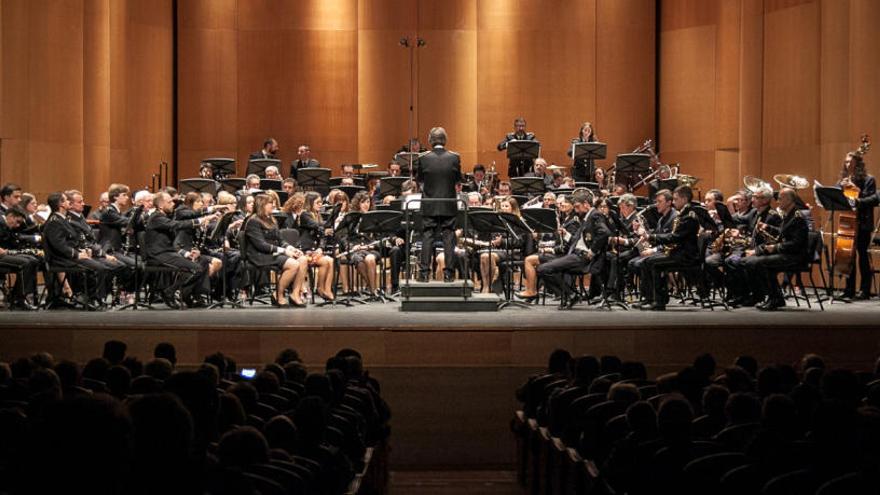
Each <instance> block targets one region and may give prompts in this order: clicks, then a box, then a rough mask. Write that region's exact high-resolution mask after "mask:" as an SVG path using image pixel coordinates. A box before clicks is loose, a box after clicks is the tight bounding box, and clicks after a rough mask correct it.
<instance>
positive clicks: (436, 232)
mask: <svg viewBox="0 0 880 495" xmlns="http://www.w3.org/2000/svg"><path fill="white" fill-rule="evenodd" d="M446 139H447V135H446V129H444V128H442V127H434V128H433V129H431V131H430V132H429V133H428V142H429V144H430V145H431V147H432V149H431V151H430V152H428V153H427V154H425V155H424V156H422V157H421V159H419V167H418V169H417V171H416V172H417V174H416V177H417V179H418V181H419V182H420V183H421V184H422V199H428V200H433V201H422V202H421V212H422V226H423V229H424V230H423V231H422V258H421V264H420V266H419V277H418V278H419V281H421V282H427V281H428V275H429V273H430V272H431V262H432V260H433V258H434V253H433V252H434V241H435V240H438V239H442V240H443V253H444V254H445V257H446V259H447V260H451V259H453V256H454V253H455V234H454V232H453V230H452V229H453V227H454V225H455V216H456V213H457V212H458V207H457V203H456V201H455V199H456V198H457V192H456V185H457V184H458V183H459V182H461V159H460V158H459V156H458V154H457V153H454V152H451V151H448V150H447V149H446ZM437 199H442V200H446V201H436V200H437ZM443 280H444V282H452V280H453V271H452V269H451V268H450V267H449V266H447V267H446V271H445V272H444V276H443Z"/></svg>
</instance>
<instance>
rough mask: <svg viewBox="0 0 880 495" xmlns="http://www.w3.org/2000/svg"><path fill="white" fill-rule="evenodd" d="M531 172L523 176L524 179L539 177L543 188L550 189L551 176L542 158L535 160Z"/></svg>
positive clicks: (551, 183) (551, 185)
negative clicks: (542, 182) (542, 181)
mask: <svg viewBox="0 0 880 495" xmlns="http://www.w3.org/2000/svg"><path fill="white" fill-rule="evenodd" d="M532 167H533V168H532V170H531V171H529V172H527V173H526V174H525V177H540V178H541V179H543V180H544V187H545V188H547V189H550V188H552V187H553V174H552V173H551V172H550V171H549V170H547V160H545V159H543V158H535V164H534V165H533V166H532Z"/></svg>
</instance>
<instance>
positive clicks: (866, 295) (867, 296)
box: [855, 291, 871, 301]
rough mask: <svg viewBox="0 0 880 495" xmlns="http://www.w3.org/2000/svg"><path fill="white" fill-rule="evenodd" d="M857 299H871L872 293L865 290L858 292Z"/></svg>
mask: <svg viewBox="0 0 880 495" xmlns="http://www.w3.org/2000/svg"><path fill="white" fill-rule="evenodd" d="M855 299H856V300H857V301H867V300H868V299H871V293H870V292H865V291H860V292H859V293H858V294H856V297H855Z"/></svg>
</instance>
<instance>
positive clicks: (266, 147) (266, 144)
mask: <svg viewBox="0 0 880 495" xmlns="http://www.w3.org/2000/svg"><path fill="white" fill-rule="evenodd" d="M277 154H278V141H276V140H275V138H266V140H265V141H263V149H261V150H260V151H256V152H254V153H251V156H249V157H248V160H265V159H275V155H277Z"/></svg>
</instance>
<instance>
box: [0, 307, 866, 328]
mask: <svg viewBox="0 0 880 495" xmlns="http://www.w3.org/2000/svg"><path fill="white" fill-rule="evenodd" d="M801 304H802V305H801V307H796V306H795V305H794V303H793V302H791V301H789V303H788V306H787V307H785V308H783V309H781V310H779V311H775V312H764V311H759V310H757V309H755V308H737V309H731V310H727V311H725V310H723V309H720V308H716V309H715V310H709V309H702V308H697V307H693V306H686V305H677V304H671V305H669V306H668V307H667V310H666V311H639V310H636V309H630V310H622V309H619V308H615V309H613V310H607V309H603V308H599V307H596V306H587V305H584V304H581V305H579V306H576V307H575V308H574V309H572V310H567V311H559V310H558V309H556V306H555V305H553V304H551V303H550V302H549V301H548V304H547V305H546V306H542V305H530V306H529V307H527V308H522V307H516V306H509V307H506V308H504V309H502V310H500V311H498V312H474V313H470V312H434V313H422V312H403V311H401V310H400V309H399V306H400V304H399V303H393V302H389V303H386V304H381V303H370V304H367V305H360V304H357V305H354V306H352V307H343V306H337V307H317V306H309V307H307V308H297V309H277V308H272V307H268V306H265V305H261V304H255V305H254V306H252V307H251V306H245V307H244V308H241V309H212V310H208V309H190V310H170V309H167V308H165V307H164V306H163V305H161V304H158V305H156V306H155V308H154V309H144V310H138V311H131V310H126V311H115V310H111V311H104V312H85V311H71V310H57V311H39V312H15V311H13V312H0V331H2V330H3V329H13V328H21V327H31V328H66V329H67V328H89V329H94V328H103V329H112V328H118V329H127V328H132V327H133V326H136V327H141V328H143V327H153V326H156V327H160V328H177V329H205V328H210V329H214V330H217V329H240V328H242V327H256V328H259V329H261V330H282V329H283V330H323V331H334V330H340V331H351V330H390V331H438V330H441V331H456V330H465V331H473V330H484V331H510V330H531V331H542V330H576V329H584V330H609V329H633V328H636V329H655V330H664V329H669V328H689V327H699V328H703V327H716V328H719V327H720V328H723V327H735V328H741V327H743V326H748V327H763V328H771V327H772V328H784V327H787V328H808V327H812V328H822V327H827V326H834V327H838V326H841V325H846V326H848V327H859V328H874V327H877V326H878V324H880V303H878V302H877V301H858V302H853V303H842V302H835V303H834V304H829V303H827V302H826V303H825V311H820V310H819V307H818V306H817V305H815V304H814V305H813V308H812V309H808V308H806V307H805V306H804V305H803V303H801Z"/></svg>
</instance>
